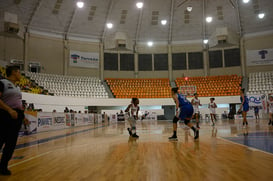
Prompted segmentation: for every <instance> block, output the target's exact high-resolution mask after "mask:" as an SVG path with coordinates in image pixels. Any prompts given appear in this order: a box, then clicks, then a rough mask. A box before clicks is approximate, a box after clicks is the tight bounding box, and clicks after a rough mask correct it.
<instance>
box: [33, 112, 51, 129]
mask: <svg viewBox="0 0 273 181" xmlns="http://www.w3.org/2000/svg"><path fill="white" fill-rule="evenodd" d="M52 129H53V120H52V113H46V112H38V128H37V131H38V132H40V131H49V130H52Z"/></svg>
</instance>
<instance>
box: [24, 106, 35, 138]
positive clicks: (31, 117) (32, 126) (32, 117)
mask: <svg viewBox="0 0 273 181" xmlns="http://www.w3.org/2000/svg"><path fill="white" fill-rule="evenodd" d="M25 118H26V119H27V120H28V121H29V125H27V126H26V129H27V130H25V131H28V134H32V133H36V132H37V126H38V124H37V123H38V118H37V112H35V111H25Z"/></svg>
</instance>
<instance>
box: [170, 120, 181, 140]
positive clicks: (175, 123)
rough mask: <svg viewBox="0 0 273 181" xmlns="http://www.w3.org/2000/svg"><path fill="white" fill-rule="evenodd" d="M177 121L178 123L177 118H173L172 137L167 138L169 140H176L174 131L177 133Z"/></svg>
mask: <svg viewBox="0 0 273 181" xmlns="http://www.w3.org/2000/svg"><path fill="white" fill-rule="evenodd" d="M178 121H179V118H178V117H176V116H174V117H173V135H172V136H171V137H169V140H177V135H176V131H177V122H178Z"/></svg>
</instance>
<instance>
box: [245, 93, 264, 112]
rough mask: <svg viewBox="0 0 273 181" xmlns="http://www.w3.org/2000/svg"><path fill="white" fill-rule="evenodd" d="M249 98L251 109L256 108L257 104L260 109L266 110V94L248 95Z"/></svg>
mask: <svg viewBox="0 0 273 181" xmlns="http://www.w3.org/2000/svg"><path fill="white" fill-rule="evenodd" d="M247 97H248V100H249V107H250V109H254V107H255V106H258V108H259V109H260V110H263V111H264V112H266V110H267V106H266V95H264V94H260V95H248V96H247Z"/></svg>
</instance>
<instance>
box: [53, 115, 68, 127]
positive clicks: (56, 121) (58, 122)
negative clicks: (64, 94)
mask: <svg viewBox="0 0 273 181" xmlns="http://www.w3.org/2000/svg"><path fill="white" fill-rule="evenodd" d="M52 117H53V128H54V129H64V128H65V125H66V120H65V115H64V113H52Z"/></svg>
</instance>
